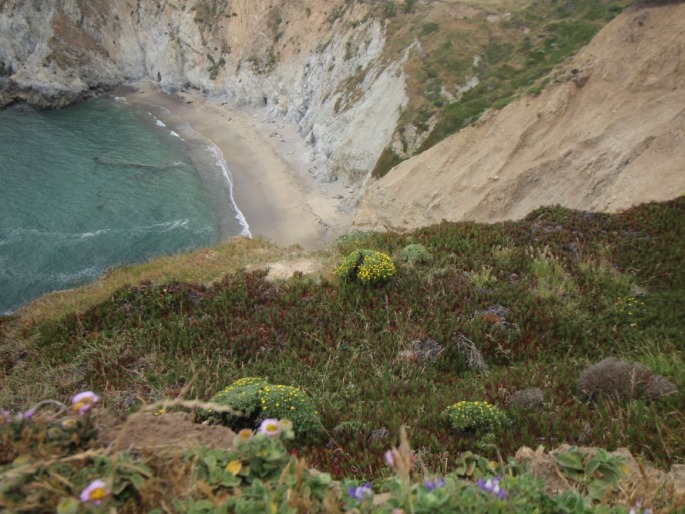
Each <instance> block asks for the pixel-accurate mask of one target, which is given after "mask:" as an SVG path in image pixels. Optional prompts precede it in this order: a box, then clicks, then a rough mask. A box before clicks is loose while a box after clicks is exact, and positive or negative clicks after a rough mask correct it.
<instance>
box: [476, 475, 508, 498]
mask: <svg viewBox="0 0 685 514" xmlns="http://www.w3.org/2000/svg"><path fill="white" fill-rule="evenodd" d="M499 481H500V477H495V478H488V479H487V480H485V481H483V479H478V488H479V489H480V490H481V491H483V492H486V493H490V494H492V495H494V496H497V497H498V498H499V499H500V500H504V499H505V498H506V497H507V492H506V491H505V490H504V489H500V487H499Z"/></svg>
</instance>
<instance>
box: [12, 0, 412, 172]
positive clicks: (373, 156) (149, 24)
mask: <svg viewBox="0 0 685 514" xmlns="http://www.w3.org/2000/svg"><path fill="white" fill-rule="evenodd" d="M343 6H345V8H344V9H343ZM384 45H385V25H384V22H383V21H379V20H378V19H375V18H374V17H373V16H369V7H368V6H367V5H366V4H355V5H353V6H347V5H346V2H345V1H344V0H327V1H324V0H279V1H271V0H190V1H188V0H158V1H151V0H87V1H86V0H56V1H55V0H35V1H33V0H32V1H31V2H26V1H23V0H0V76H5V77H7V80H6V85H5V87H4V91H2V89H3V88H2V87H1V85H0V108H1V107H2V106H3V105H7V104H8V103H10V102H13V101H16V100H24V101H27V102H28V103H29V104H32V105H35V106H38V107H60V106H63V105H67V104H69V103H72V102H73V101H75V100H78V99H81V98H85V97H88V96H91V95H93V94H95V93H96V92H97V91H99V90H102V89H103V88H110V87H113V86H116V85H119V84H121V83H125V82H128V81H132V80H137V79H142V78H152V79H153V80H158V81H159V83H160V84H161V86H162V88H163V89H164V90H165V91H167V92H174V91H177V90H179V89H184V88H192V89H197V90H200V91H202V92H203V93H204V94H206V95H207V96H209V97H212V98H214V99H216V100H218V101H232V102H234V103H235V105H237V106H241V105H252V106H264V107H265V108H266V109H268V110H269V111H270V113H271V114H272V115H273V116H277V117H280V118H282V119H285V120H288V121H291V122H294V123H297V124H298V126H299V130H300V132H301V134H302V135H303V136H305V138H306V140H307V142H308V144H309V145H310V147H311V155H309V156H307V157H308V159H309V161H310V162H311V171H312V173H314V174H315V175H316V176H317V178H319V179H321V180H324V181H327V180H334V179H336V178H341V179H342V180H344V181H346V182H348V183H349V182H360V181H361V180H362V179H363V178H364V177H365V176H366V174H367V173H368V170H369V169H371V168H372V167H373V166H374V164H375V162H376V160H377V159H378V156H379V154H380V153H381V151H382V150H383V148H384V147H385V146H386V145H387V144H388V143H389V142H390V140H391V137H392V132H393V131H394V130H395V127H396V125H397V120H398V118H399V115H400V111H401V108H402V106H403V105H404V104H405V102H406V95H405V92H404V78H403V77H404V75H403V70H402V63H403V59H404V58H405V56H403V55H396V56H394V57H393V59H394V60H388V59H386V58H385V57H384V56H383V55H382V51H383V48H384ZM362 71H364V72H365V73H364V74H363V75H360V72H362ZM355 74H357V75H358V76H363V80H362V81H361V83H359V84H357V86H356V88H355V92H356V93H357V96H356V97H355V99H354V101H353V102H345V101H344V100H345V98H344V91H343V90H344V89H345V86H346V85H347V84H348V82H349V80H350V78H351V77H352V76H354V75H355ZM347 89H348V90H349V87H348V88H347Z"/></svg>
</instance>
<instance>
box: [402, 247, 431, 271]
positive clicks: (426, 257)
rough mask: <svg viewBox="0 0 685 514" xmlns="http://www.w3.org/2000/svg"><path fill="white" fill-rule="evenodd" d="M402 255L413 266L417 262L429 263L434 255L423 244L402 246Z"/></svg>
mask: <svg viewBox="0 0 685 514" xmlns="http://www.w3.org/2000/svg"><path fill="white" fill-rule="evenodd" d="M400 257H401V258H402V260H403V261H404V262H406V263H407V264H409V265H411V266H416V265H417V264H428V263H429V262H430V261H431V260H433V256H432V255H431V253H430V252H429V251H428V249H427V248H426V247H425V246H423V245H422V244H410V245H407V246H405V247H404V248H402V251H401V252H400Z"/></svg>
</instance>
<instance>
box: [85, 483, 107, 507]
mask: <svg viewBox="0 0 685 514" xmlns="http://www.w3.org/2000/svg"><path fill="white" fill-rule="evenodd" d="M107 496H109V490H108V489H107V485H106V484H105V483H104V482H103V481H102V480H99V479H98V480H93V481H92V482H91V483H90V485H89V486H88V487H86V488H85V489H84V490H83V491H81V495H80V496H79V498H80V499H81V502H83V503H92V504H93V505H100V504H101V503H102V502H103V501H105V499H106V498H107Z"/></svg>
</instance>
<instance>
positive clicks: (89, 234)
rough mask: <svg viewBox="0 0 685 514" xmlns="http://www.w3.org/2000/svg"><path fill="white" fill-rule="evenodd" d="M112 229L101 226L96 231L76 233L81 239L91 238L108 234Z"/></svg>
mask: <svg viewBox="0 0 685 514" xmlns="http://www.w3.org/2000/svg"><path fill="white" fill-rule="evenodd" d="M110 230H111V229H109V228H101V229H100V230H96V231H94V232H83V233H82V234H75V235H77V236H79V237H80V238H81V239H89V238H91V237H97V236H99V235H101V234H106V233H107V232H110Z"/></svg>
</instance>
